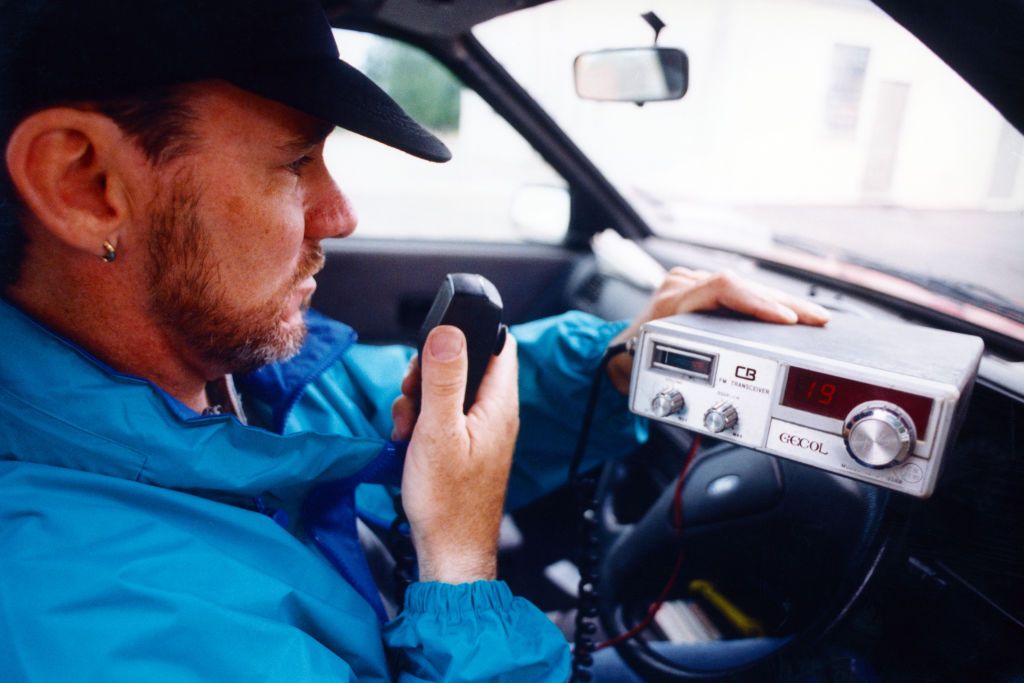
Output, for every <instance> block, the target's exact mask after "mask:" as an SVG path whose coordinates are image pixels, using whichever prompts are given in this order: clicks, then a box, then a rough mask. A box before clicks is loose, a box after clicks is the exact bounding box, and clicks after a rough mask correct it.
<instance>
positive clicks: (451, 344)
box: [420, 325, 468, 420]
mask: <svg viewBox="0 0 1024 683" xmlns="http://www.w3.org/2000/svg"><path fill="white" fill-rule="evenodd" d="M467 365H468V360H467V357H466V337H465V335H463V334H462V330H460V329H459V328H457V327H452V326H451V325H439V326H438V327H435V328H434V329H433V330H431V332H430V336H428V337H427V343H426V344H424V345H423V358H422V359H420V376H421V380H420V403H421V408H420V417H421V420H423V419H427V420H433V419H438V420H448V419H455V418H459V417H462V403H463V401H464V399H465V396H466V368H467Z"/></svg>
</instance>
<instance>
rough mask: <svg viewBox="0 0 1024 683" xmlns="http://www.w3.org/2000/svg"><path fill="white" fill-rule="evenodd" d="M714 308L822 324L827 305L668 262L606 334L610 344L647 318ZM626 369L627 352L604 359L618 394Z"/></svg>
mask: <svg viewBox="0 0 1024 683" xmlns="http://www.w3.org/2000/svg"><path fill="white" fill-rule="evenodd" d="M716 308H729V309H732V310H734V311H736V312H738V313H745V314H746V315H749V316H752V317H754V318H758V319H760V320H765V321H767V322H772V323H781V324H784V325H792V324H794V323H803V324H805V325H824V324H825V323H827V322H828V321H829V314H828V311H826V310H825V309H824V308H822V307H821V306H819V305H817V304H814V303H811V302H810V301H804V300H803V299H800V298H799V297H795V296H790V295H789V294H786V293H785V292H780V291H779V290H777V289H772V288H771V287H765V286H764V285H760V284H757V283H755V282H751V281H749V280H745V279H743V278H741V277H739V276H737V275H735V274H734V273H731V272H729V271H722V272H720V273H715V274H711V273H708V272H706V271H703V270H690V269H689V268H673V269H672V270H671V271H669V273H668V275H667V276H665V279H664V281H662V283H661V286H660V287H658V291H656V292H655V293H654V295H653V296H652V297H651V300H650V301H649V302H648V303H647V307H646V308H645V309H644V311H643V312H642V313H641V314H640V315H638V316H637V317H636V319H635V320H633V322H632V324H630V326H629V327H627V328H626V329H625V330H623V331H622V332H621V333H620V334H619V335H618V336H617V337H616V338H615V339H613V340H612V344H617V343H620V342H624V341H626V340H627V339H630V338H632V337H635V336H637V335H638V334H640V326H641V325H643V324H644V323H645V322H648V321H649V320H657V319H658V318H666V317H668V316H670V315H676V314H679V313H692V312H694V311H710V310H714V309H716ZM632 370H633V358H632V356H629V355H627V354H619V355H618V356H616V357H615V358H613V359H612V360H611V362H610V363H609V364H608V376H609V378H610V379H611V382H612V384H613V385H614V386H615V388H616V389H618V390H619V391H620V392H622V393H623V394H627V393H629V376H630V373H631V372H632Z"/></svg>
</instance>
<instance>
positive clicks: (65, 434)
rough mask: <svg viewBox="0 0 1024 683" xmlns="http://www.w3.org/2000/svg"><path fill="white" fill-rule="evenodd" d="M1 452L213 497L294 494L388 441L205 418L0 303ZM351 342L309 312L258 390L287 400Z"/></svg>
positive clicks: (360, 461) (345, 470) (365, 458)
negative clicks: (303, 335)
mask: <svg viewBox="0 0 1024 683" xmlns="http://www.w3.org/2000/svg"><path fill="white" fill-rule="evenodd" d="M0 330H3V334H2V338H0V460H3V459H14V460H21V461H27V462H35V463H40V464H46V465H53V466H58V467H67V468H72V469H78V470H84V471H88V472H94V473H97V474H104V475H109V476H116V477H122V478H125V479H132V480H135V481H139V482H143V483H148V484H153V485H156V486H161V487H165V488H173V489H180V490H185V491H189V492H192V493H197V494H200V495H205V496H208V497H213V498H225V499H231V498H234V497H239V498H248V497H251V496H255V495H261V494H264V493H268V492H269V493H272V494H274V495H275V496H276V497H278V498H280V499H281V500H289V499H290V500H295V499H296V497H297V496H302V495H304V494H305V492H306V490H307V489H308V488H309V486H310V485H312V484H313V483H316V482H322V481H330V480H336V479H342V478H347V477H350V476H352V475H353V474H355V473H356V472H357V471H359V470H360V469H362V468H363V467H364V466H365V465H366V464H367V463H369V462H370V461H371V460H373V458H374V456H376V455H377V454H378V453H379V452H380V451H381V448H382V447H383V446H384V443H385V442H384V441H383V440H379V439H359V438H341V437H338V436H336V435H331V434H319V433H315V432H300V433H296V434H289V435H280V434H276V433H274V432H271V431H268V430H265V429H261V428H258V427H248V426H246V425H243V424H242V423H241V422H239V421H238V420H237V419H236V418H235V417H233V416H230V415H216V416H202V415H198V414H197V413H195V412H194V411H192V410H191V409H189V408H188V407H187V406H185V405H184V404H182V403H181V402H180V401H177V400H176V399H175V398H174V397H172V396H170V395H169V394H167V393H166V392H165V391H163V390H161V389H160V388H159V387H157V386H155V385H154V384H152V383H151V382H149V381H147V380H145V379H142V378H139V377H134V376H131V375H126V374H124V373H120V372H117V371H115V370H113V369H112V368H110V367H109V366H107V365H106V364H104V363H103V362H102V361H100V360H99V359H97V358H95V357H93V356H91V355H90V354H89V353H88V352H86V351H85V350H83V349H82V348H80V347H78V346H77V345H75V344H74V343H73V342H71V341H69V340H67V339H64V338H63V337H61V336H59V335H57V334H55V333H54V332H52V331H51V330H49V329H47V328H45V327H44V326H42V325H41V324H40V323H38V322H36V321H35V320H34V319H32V318H30V317H29V316H27V315H26V314H24V313H23V312H21V311H20V310H18V309H16V308H14V307H13V306H11V305H10V304H9V303H7V302H5V301H3V300H0ZM354 342H355V333H354V332H353V331H352V330H351V328H348V327H347V326H345V325H341V324H340V323H336V322H333V321H329V320H327V319H326V318H323V317H322V316H319V315H315V314H314V315H311V316H310V335H309V341H308V342H307V344H306V345H305V346H304V348H303V350H302V352H300V354H299V355H298V356H297V357H296V358H295V359H293V361H291V362H290V363H285V364H281V365H280V366H275V367H272V368H269V369H267V370H266V371H265V372H264V373H263V375H262V389H263V391H265V392H266V393H265V397H268V398H276V399H277V400H278V401H279V402H286V403H288V406H287V408H285V410H287V409H290V408H291V406H292V405H293V404H294V401H295V399H297V397H298V395H299V394H300V393H301V391H302V390H303V389H304V388H305V385H306V384H308V382H309V381H311V380H312V379H313V378H314V377H315V376H316V374H317V373H318V372H319V371H320V370H322V368H324V367H326V365H327V364H329V363H330V362H333V361H334V360H337V358H338V357H340V356H341V355H342V354H343V353H344V352H345V350H347V349H348V348H349V346H351V344H352V343H354Z"/></svg>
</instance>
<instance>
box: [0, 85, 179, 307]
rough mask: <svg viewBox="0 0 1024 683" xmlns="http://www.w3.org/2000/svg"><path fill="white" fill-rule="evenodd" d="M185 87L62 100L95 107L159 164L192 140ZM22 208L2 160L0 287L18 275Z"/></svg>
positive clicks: (24, 211) (22, 238)
mask: <svg viewBox="0 0 1024 683" xmlns="http://www.w3.org/2000/svg"><path fill="white" fill-rule="evenodd" d="M186 89H187V86H183V85H175V86H165V87H160V88H154V89H151V90H148V91H146V92H143V93H139V94H135V95H128V96H125V97H118V98H113V99H107V100H102V101H98V102H84V103H83V102H75V103H67V106H71V107H79V108H82V109H90V110H93V111H98V112H100V113H102V114H103V115H105V116H108V117H110V118H111V119H112V120H113V121H114V122H115V123H116V124H117V125H118V127H119V128H120V129H121V130H122V131H123V132H124V134H125V135H126V136H127V137H128V138H129V139H131V140H132V141H133V142H134V143H135V144H136V145H138V146H139V148H140V149H141V150H142V152H143V153H144V154H145V155H146V158H147V159H148V161H149V162H150V163H151V164H153V165H154V166H159V165H161V164H164V163H167V162H169V161H171V160H172V159H175V158H178V157H180V156H182V155H184V154H187V153H188V152H189V151H190V150H191V149H192V143H193V142H194V141H195V136H194V132H193V125H192V124H193V121H194V118H195V115H194V113H193V110H192V108H191V107H190V106H189V103H188V97H187V92H186ZM52 106H60V105H59V104H54V105H52ZM26 116H27V115H26ZM24 118H25V117H22V119H24ZM15 127H17V124H15V125H13V126H10V128H9V129H8V132H7V135H5V136H4V138H3V139H4V149H6V147H7V141H8V140H9V139H10V133H12V132H13V131H14V128H15ZM27 211H28V210H27V208H26V207H25V205H24V204H23V203H22V201H21V198H20V197H19V196H18V192H17V190H16V189H15V187H14V183H13V182H11V179H10V176H9V175H8V173H7V164H5V163H0V292H2V291H4V290H6V289H7V287H9V286H10V285H12V284H14V283H16V282H17V281H18V279H19V277H20V273H21V265H22V261H23V260H24V245H25V231H24V227H23V226H24V221H25V220H26V219H27V218H28V214H27Z"/></svg>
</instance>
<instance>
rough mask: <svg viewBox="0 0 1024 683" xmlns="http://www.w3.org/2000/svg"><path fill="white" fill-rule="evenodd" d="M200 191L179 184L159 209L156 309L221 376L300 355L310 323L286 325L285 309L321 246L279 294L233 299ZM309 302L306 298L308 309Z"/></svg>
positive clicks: (319, 259)
mask: <svg viewBox="0 0 1024 683" xmlns="http://www.w3.org/2000/svg"><path fill="white" fill-rule="evenodd" d="M199 199H200V193H199V191H198V189H197V188H193V187H192V183H190V182H187V181H184V180H181V181H176V182H175V183H174V186H173V188H172V189H171V193H170V196H169V197H168V198H167V200H166V202H165V203H164V204H163V205H162V206H159V207H157V209H156V210H154V212H153V217H152V226H151V232H150V235H151V239H150V242H149V260H150V263H149V273H150V282H149V286H150V306H151V309H152V311H153V313H154V314H155V315H156V316H157V317H158V319H159V320H160V321H161V322H162V323H163V324H164V325H167V326H168V328H169V329H170V330H172V331H173V334H175V335H177V337H178V339H179V340H181V341H182V342H183V343H184V344H185V345H186V347H187V350H188V352H189V353H191V354H194V355H195V356H196V357H198V359H199V360H200V362H202V363H203V364H204V365H206V366H208V367H211V368H214V369H215V370H216V372H217V373H221V372H232V373H245V372H251V371H253V370H256V369H257V368H261V367H263V366H264V365H267V364H269V363H273V362H275V361H280V360H284V359H287V358H290V357H292V356H294V355H295V354H297V353H298V352H299V349H300V348H301V347H302V343H303V341H304V340H305V337H306V325H305V323H303V324H300V325H298V326H294V325H293V326H290V327H289V326H286V325H284V324H282V323H283V320H284V315H285V309H286V307H287V305H288V302H289V300H290V299H291V297H292V294H293V293H294V292H295V290H296V288H297V287H298V285H299V283H301V282H302V281H303V280H305V279H306V278H308V277H309V276H311V275H313V274H314V273H316V272H318V271H319V270H320V269H321V268H322V267H323V263H324V254H323V250H322V249H321V248H320V247H319V246H317V247H314V248H312V249H309V250H308V251H304V252H303V254H302V256H301V259H300V261H299V265H298V267H297V268H296V272H295V275H294V276H293V277H292V278H291V280H289V282H288V283H287V284H286V285H285V286H284V287H282V288H281V289H280V290H279V291H278V292H276V293H275V294H274V295H272V296H270V297H269V298H267V300H266V301H264V302H262V303H258V304H255V305H254V306H252V307H250V308H246V309H239V308H236V307H234V306H232V305H231V304H230V303H229V302H228V300H227V297H226V292H225V291H224V289H223V287H224V286H223V284H222V281H221V275H220V269H219V265H218V263H216V262H215V261H213V260H212V259H211V258H210V249H209V245H210V240H209V237H208V232H207V231H208V230H209V226H206V225H203V223H202V221H201V220H200V218H199V211H198V208H197V206H198V203H199ZM308 305H309V302H308V301H305V302H303V308H306V307H308Z"/></svg>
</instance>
